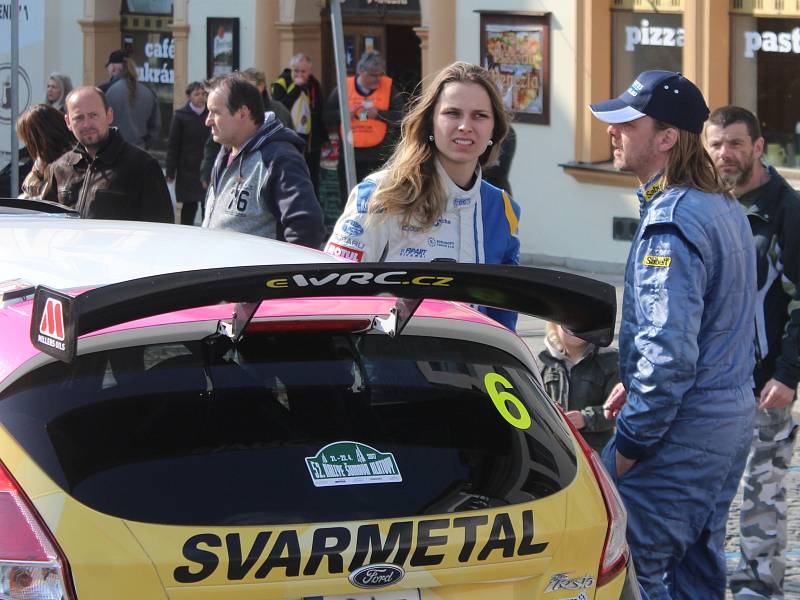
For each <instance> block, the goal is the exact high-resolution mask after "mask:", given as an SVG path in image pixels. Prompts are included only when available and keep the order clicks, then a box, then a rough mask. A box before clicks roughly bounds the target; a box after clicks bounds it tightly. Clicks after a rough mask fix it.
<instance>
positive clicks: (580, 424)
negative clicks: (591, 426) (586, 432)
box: [567, 410, 586, 429]
mask: <svg viewBox="0 0 800 600" xmlns="http://www.w3.org/2000/svg"><path fill="white" fill-rule="evenodd" d="M567 418H568V419H569V420H570V422H571V423H572V424H573V425H574V426H575V429H583V428H584V427H586V419H585V418H584V416H583V413H582V412H581V411H579V410H569V411H567Z"/></svg>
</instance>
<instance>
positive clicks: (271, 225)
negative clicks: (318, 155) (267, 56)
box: [203, 74, 325, 248]
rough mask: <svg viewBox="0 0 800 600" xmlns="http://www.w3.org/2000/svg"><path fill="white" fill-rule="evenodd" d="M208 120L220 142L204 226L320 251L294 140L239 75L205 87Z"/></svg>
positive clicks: (320, 232) (318, 227)
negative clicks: (265, 109) (267, 111)
mask: <svg viewBox="0 0 800 600" xmlns="http://www.w3.org/2000/svg"><path fill="white" fill-rule="evenodd" d="M206 90H207V91H208V118H207V120H206V125H208V126H210V127H211V135H212V136H213V138H214V141H215V142H218V143H219V144H222V148H221V149H220V152H219V154H218V155H217V160H216V162H215V163H214V169H213V170H212V172H211V180H210V181H209V184H208V190H207V191H206V213H205V215H206V216H205V219H204V220H203V227H207V228H209V229H227V230H231V231H239V232H242V233H250V234H255V235H260V236H263V237H268V238H273V239H278V240H284V241H287V242H291V243H294V244H301V245H303V246H309V247H312V248H318V247H319V246H320V245H321V244H322V241H323V237H324V235H325V230H324V226H323V219H322V209H321V208H320V205H319V202H318V201H317V197H316V195H315V194H314V186H313V185H312V183H311V178H310V176H309V173H308V167H307V166H306V162H305V159H304V158H303V153H302V148H303V146H304V144H303V141H302V140H301V139H300V137H299V136H298V135H297V134H296V133H294V132H293V131H292V130H291V129H288V128H286V127H284V126H283V125H282V124H281V123H280V122H279V121H278V120H277V119H276V118H275V116H274V113H269V114H268V115H267V116H268V118H267V119H265V115H264V103H263V101H262V99H261V94H259V92H258V89H257V88H256V87H255V86H254V85H253V84H252V83H250V82H249V81H247V80H246V79H245V78H244V77H242V76H241V75H239V74H233V75H224V76H220V77H215V78H214V79H212V80H210V81H209V82H207V84H206Z"/></svg>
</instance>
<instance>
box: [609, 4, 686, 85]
mask: <svg viewBox="0 0 800 600" xmlns="http://www.w3.org/2000/svg"><path fill="white" fill-rule="evenodd" d="M611 40H612V42H611V43H612V47H611V61H612V62H611V81H612V93H613V94H614V95H615V96H616V95H617V94H620V93H622V92H623V91H625V90H626V89H627V88H628V86H629V85H630V83H631V82H632V81H633V80H634V79H635V78H636V76H637V75H638V74H639V73H641V72H642V71H647V70H650V69H664V70H667V71H682V70H683V43H684V31H683V15H681V14H675V13H664V12H639V11H633V10H612V11H611Z"/></svg>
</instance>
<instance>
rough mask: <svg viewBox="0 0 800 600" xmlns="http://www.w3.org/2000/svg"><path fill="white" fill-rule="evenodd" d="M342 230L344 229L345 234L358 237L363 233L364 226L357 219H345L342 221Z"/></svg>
mask: <svg viewBox="0 0 800 600" xmlns="http://www.w3.org/2000/svg"><path fill="white" fill-rule="evenodd" d="M342 231H344V232H345V233H346V234H347V235H352V236H353V237H358V236H360V235H361V234H362V233H364V228H363V227H362V226H361V223H359V222H358V221H354V220H353V219H348V220H347V221H345V222H344V223H342Z"/></svg>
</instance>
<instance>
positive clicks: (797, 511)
mask: <svg viewBox="0 0 800 600" xmlns="http://www.w3.org/2000/svg"><path fill="white" fill-rule="evenodd" d="M573 272H574V273H576V274H578V275H585V276H587V277H592V278H595V279H600V280H601V281H605V282H607V283H610V284H612V285H614V286H615V287H616V289H617V305H618V307H619V305H621V303H622V276H621V275H598V274H592V273H584V272H579V271H573ZM616 330H617V331H619V308H618V309H617V328H616ZM517 331H518V333H519V334H520V336H521V337H522V338H523V339H524V340H525V342H526V343H527V344H528V346H529V347H530V349H531V351H532V352H533V353H534V354H538V353H539V352H540V351H541V350H542V349H543V348H544V345H543V343H542V337H543V336H544V321H541V320H540V319H534V318H532V317H527V316H522V317H520V321H519V324H518V327H517ZM614 345H616V339H615V340H614ZM794 416H795V419H796V420H798V421H800V404H798V402H795V409H794ZM786 498H787V501H788V505H789V515H788V521H789V531H788V540H789V543H788V548H787V565H786V581H785V584H784V592H785V600H800V443H797V444H795V448H794V456H793V457H792V466H791V469H790V471H789V473H788V474H787V478H786ZM741 503H742V489H741V487H740V489H739V493H738V494H737V495H736V498H735V499H734V501H733V504H732V505H731V512H730V516H729V518H728V533H727V537H726V543H725V555H726V559H727V562H728V572H729V573H730V570H731V569H733V568H734V567H735V566H736V561H737V558H738V545H739V507H740V506H741ZM727 598H732V596H731V594H730V591H729V592H728V594H727ZM698 600H699V599H698Z"/></svg>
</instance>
